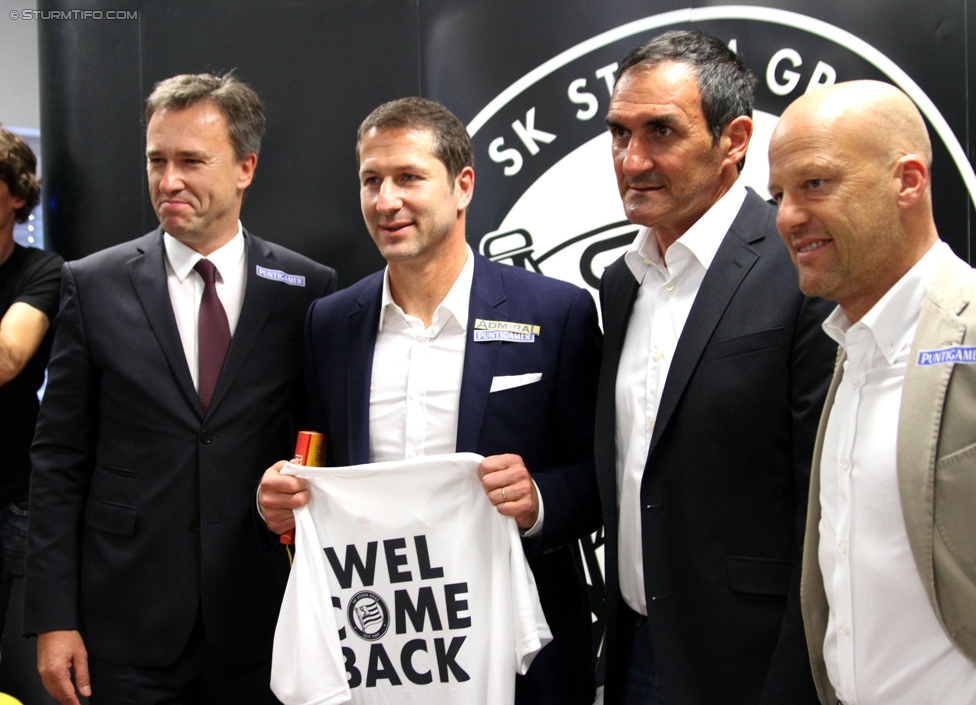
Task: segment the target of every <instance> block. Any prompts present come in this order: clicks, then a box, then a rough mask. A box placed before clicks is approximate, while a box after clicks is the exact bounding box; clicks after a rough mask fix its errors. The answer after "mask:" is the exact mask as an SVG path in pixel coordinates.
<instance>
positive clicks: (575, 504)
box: [528, 290, 602, 554]
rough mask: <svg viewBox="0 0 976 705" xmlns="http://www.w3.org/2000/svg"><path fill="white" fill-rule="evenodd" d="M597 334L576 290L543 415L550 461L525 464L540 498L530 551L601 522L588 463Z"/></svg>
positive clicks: (589, 300)
mask: <svg viewBox="0 0 976 705" xmlns="http://www.w3.org/2000/svg"><path fill="white" fill-rule="evenodd" d="M601 348H602V338H601V335H600V328H599V324H598V322H597V316H596V306H595V304H594V303H593V297H592V296H591V295H590V294H589V293H588V292H586V291H583V290H579V291H578V292H577V294H576V296H575V297H574V299H573V302H572V305H571V306H570V309H569V313H568V315H567V316H566V320H565V325H564V328H563V331H562V336H561V343H560V347H559V360H558V365H557V367H556V377H557V381H556V384H555V387H554V388H555V395H556V398H555V399H554V400H553V402H552V406H551V408H552V410H553V413H552V414H550V418H549V420H548V421H549V429H548V433H549V437H550V438H551V439H552V440H551V445H552V447H553V449H554V453H553V460H554V463H553V466H551V467H547V468H542V469H537V468H529V469H530V470H531V471H532V473H533V479H534V480H535V482H536V485H537V486H538V488H539V492H540V494H541V495H542V501H543V503H544V519H543V528H542V532H541V534H540V535H539V536H538V538H537V540H536V541H532V542H530V543H531V544H532V545H530V546H528V548H529V550H530V554H532V553H534V552H535V551H536V550H539V549H544V548H546V547H549V546H557V545H560V544H563V543H566V542H568V541H573V540H575V539H578V538H580V537H581V536H585V535H587V534H590V533H592V532H594V531H596V530H597V528H599V526H600V524H601V512H600V499H599V497H600V495H599V492H598V490H597V485H596V472H595V470H594V465H593V432H592V429H593V422H594V415H595V410H596V383H597V376H598V374H599V370H600V356H601Z"/></svg>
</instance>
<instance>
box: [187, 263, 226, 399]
mask: <svg viewBox="0 0 976 705" xmlns="http://www.w3.org/2000/svg"><path fill="white" fill-rule="evenodd" d="M193 268H194V269H195V270H197V272H198V273H199V274H200V276H201V277H203V298H202V299H201V300H200V316H199V317H198V319H197V344H198V346H199V358H198V361H199V370H198V373H199V376H200V379H199V390H200V403H201V404H202V405H203V411H204V413H206V411H207V408H208V407H209V406H210V400H211V399H212V398H213V393H214V388H215V387H216V386H217V378H218V377H220V370H221V368H222V367H223V366H224V358H225V357H227V348H228V347H230V326H229V325H228V324H227V314H226V313H225V312H224V307H223V306H222V305H221V304H220V299H219V298H217V285H216V283H215V282H214V279H215V277H216V276H217V268H216V267H214V265H213V263H212V262H210V261H209V260H206V259H201V260H200V261H199V262H197V263H196V264H195V265H193Z"/></svg>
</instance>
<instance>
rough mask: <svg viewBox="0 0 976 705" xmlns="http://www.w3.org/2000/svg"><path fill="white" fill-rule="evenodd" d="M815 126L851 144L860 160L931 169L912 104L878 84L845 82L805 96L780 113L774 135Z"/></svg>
mask: <svg viewBox="0 0 976 705" xmlns="http://www.w3.org/2000/svg"><path fill="white" fill-rule="evenodd" d="M814 124H819V125H820V126H821V127H822V128H824V129H829V130H831V131H832V132H834V134H835V135H836V136H838V137H840V138H845V139H848V140H850V141H853V142H855V143H856V144H857V146H858V147H859V149H860V150H861V151H863V156H864V157H866V158H871V157H873V158H875V159H880V160H884V159H896V158H898V157H900V156H902V155H905V154H915V155H917V156H918V157H920V158H921V159H922V160H923V161H924V163H925V166H926V168H927V169H930V168H931V167H932V144H931V142H930V141H929V135H928V132H927V131H926V129H925V121H924V120H923V119H922V115H921V113H919V111H918V108H916V107H915V103H913V102H912V101H911V99H910V98H909V97H908V96H907V95H905V94H904V93H902V92H901V91H900V90H898V89H897V88H895V87H894V86H892V85H890V84H888V83H882V82H881V81H848V82H845V83H837V84H834V85H832V86H827V87H825V88H821V89H820V90H816V91H814V92H812V93H807V94H806V95H803V96H801V97H799V98H797V99H796V100H795V101H794V102H793V103H792V104H791V105H790V106H789V107H788V108H787V109H786V111H785V112H784V113H783V116H782V118H781V119H780V122H779V124H778V125H777V127H776V130H775V131H774V133H773V136H774V139H775V137H776V135H777V133H781V132H784V131H787V130H790V129H809V127H810V126H811V125H814Z"/></svg>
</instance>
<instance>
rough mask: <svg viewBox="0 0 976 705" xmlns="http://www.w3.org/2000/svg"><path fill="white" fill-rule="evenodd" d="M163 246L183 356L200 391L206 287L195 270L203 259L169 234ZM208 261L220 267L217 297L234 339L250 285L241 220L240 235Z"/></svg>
mask: <svg viewBox="0 0 976 705" xmlns="http://www.w3.org/2000/svg"><path fill="white" fill-rule="evenodd" d="M163 246H164V248H165V249H166V284H167V286H168V287H169V300H170V302H171V303H172V304H173V314H174V315H175V316H176V327H177V328H178V329H179V331H180V340H182V341H183V353H184V355H186V364H187V365H188V366H189V368H190V376H191V377H192V378H193V386H194V388H197V389H199V383H200V374H199V369H198V368H199V365H198V357H199V355H198V349H199V348H198V340H197V318H198V317H199V315H200V300H201V299H202V298H203V287H204V284H203V277H202V276H200V274H199V273H198V272H196V271H195V270H194V269H193V267H194V265H195V264H196V263H197V262H198V261H199V260H201V259H203V256H202V255H201V254H200V253H199V252H197V251H196V250H194V249H192V248H190V247H187V246H186V245H184V244H183V243H182V242H180V241H179V240H177V239H176V238H175V237H173V236H172V235H170V234H168V233H163ZM207 259H208V260H210V261H211V262H212V263H213V265H214V267H216V268H217V279H216V287H217V298H219V299H220V303H221V305H222V306H223V307H224V312H225V313H226V314H227V324H228V325H229V326H230V334H231V336H232V337H233V335H234V331H235V330H236V329H237V321H238V319H239V318H240V317H241V306H243V305H244V288H245V285H246V284H247V249H246V248H245V247H244V230H243V228H242V227H241V222H240V221H237V235H235V236H234V238H233V239H232V240H231V241H230V242H228V243H227V244H226V245H224V246H223V247H221V248H220V249H218V250H215V251H214V252H211V253H210V254H209V255H208V256H207Z"/></svg>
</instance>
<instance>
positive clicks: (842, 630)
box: [837, 624, 851, 636]
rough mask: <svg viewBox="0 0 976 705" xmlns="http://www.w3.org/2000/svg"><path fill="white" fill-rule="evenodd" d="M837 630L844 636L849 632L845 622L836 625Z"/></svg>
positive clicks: (849, 629)
mask: <svg viewBox="0 0 976 705" xmlns="http://www.w3.org/2000/svg"><path fill="white" fill-rule="evenodd" d="M837 631H839V632H840V633H841V634H843V635H844V636H847V635H848V634H850V633H851V628H850V627H849V626H847V625H846V624H841V625H840V626H839V627H837Z"/></svg>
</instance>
